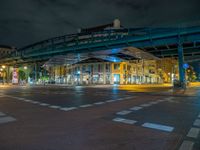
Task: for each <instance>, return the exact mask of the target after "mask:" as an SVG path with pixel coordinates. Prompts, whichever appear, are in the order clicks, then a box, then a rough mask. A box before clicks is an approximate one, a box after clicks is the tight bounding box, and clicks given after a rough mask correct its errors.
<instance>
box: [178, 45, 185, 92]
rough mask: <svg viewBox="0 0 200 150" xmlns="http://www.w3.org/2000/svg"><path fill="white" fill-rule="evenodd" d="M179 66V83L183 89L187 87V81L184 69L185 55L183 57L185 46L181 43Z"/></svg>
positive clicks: (179, 46) (179, 47)
mask: <svg viewBox="0 0 200 150" xmlns="http://www.w3.org/2000/svg"><path fill="white" fill-rule="evenodd" d="M178 64H179V81H180V86H181V87H182V88H184V87H185V85H186V82H185V81H186V80H185V69H184V68H183V64H184V55H183V45H182V44H181V43H178Z"/></svg>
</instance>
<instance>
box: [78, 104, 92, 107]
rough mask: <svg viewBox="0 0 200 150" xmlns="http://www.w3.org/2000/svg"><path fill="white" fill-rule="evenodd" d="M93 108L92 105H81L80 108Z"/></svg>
mask: <svg viewBox="0 0 200 150" xmlns="http://www.w3.org/2000/svg"><path fill="white" fill-rule="evenodd" d="M91 106H92V104H86V105H81V106H79V107H81V108H86V107H91Z"/></svg>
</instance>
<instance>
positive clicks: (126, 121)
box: [113, 118, 137, 124]
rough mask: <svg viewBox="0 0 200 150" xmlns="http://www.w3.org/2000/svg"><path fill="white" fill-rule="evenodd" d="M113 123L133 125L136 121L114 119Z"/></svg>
mask: <svg viewBox="0 0 200 150" xmlns="http://www.w3.org/2000/svg"><path fill="white" fill-rule="evenodd" d="M113 121H115V122H122V123H125V124H135V123H136V122H137V121H136V120H130V119H124V118H114V119H113Z"/></svg>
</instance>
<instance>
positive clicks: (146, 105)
mask: <svg viewBox="0 0 200 150" xmlns="http://www.w3.org/2000/svg"><path fill="white" fill-rule="evenodd" d="M151 105H152V104H142V105H140V106H141V107H149V106H151Z"/></svg>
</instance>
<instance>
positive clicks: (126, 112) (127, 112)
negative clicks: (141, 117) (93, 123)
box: [116, 110, 132, 115]
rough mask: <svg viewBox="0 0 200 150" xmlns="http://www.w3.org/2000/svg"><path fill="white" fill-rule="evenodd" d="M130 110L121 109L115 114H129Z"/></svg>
mask: <svg viewBox="0 0 200 150" xmlns="http://www.w3.org/2000/svg"><path fill="white" fill-rule="evenodd" d="M131 112H132V111H130V110H122V111H120V112H117V113H116V114H117V115H127V114H130V113H131Z"/></svg>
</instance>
